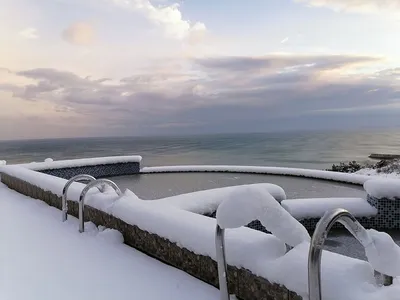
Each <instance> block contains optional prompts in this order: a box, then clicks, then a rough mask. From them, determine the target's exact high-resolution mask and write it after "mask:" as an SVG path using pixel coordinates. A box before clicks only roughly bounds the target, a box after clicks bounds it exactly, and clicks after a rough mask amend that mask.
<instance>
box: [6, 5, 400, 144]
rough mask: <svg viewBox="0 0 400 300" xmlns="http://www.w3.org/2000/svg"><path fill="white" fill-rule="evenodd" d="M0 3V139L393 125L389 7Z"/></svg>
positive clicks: (399, 13) (399, 59) (393, 10)
mask: <svg viewBox="0 0 400 300" xmlns="http://www.w3.org/2000/svg"><path fill="white" fill-rule="evenodd" d="M0 2H1V9H0V101H1V106H0V139H13V138H46V137H75V136H112V135H154V134H157V135H163V134H190V133H193V134H197V133H214V132H215V133H218V132H260V131H276V130H291V129H296V130H298V129H351V128H364V127H391V126H392V127H393V126H400V52H399V49H400V38H399V37H400V0H363V1H359V0H251V1H239V0H186V1H180V2H176V0H175V1H169V0H41V1H31V0H0Z"/></svg>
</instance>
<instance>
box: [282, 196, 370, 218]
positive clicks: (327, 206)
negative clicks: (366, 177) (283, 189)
mask: <svg viewBox="0 0 400 300" xmlns="http://www.w3.org/2000/svg"><path fill="white" fill-rule="evenodd" d="M281 205H282V207H283V208H285V209H286V210H287V211H288V212H289V213H290V214H291V215H292V216H293V217H294V218H296V219H297V220H302V219H308V218H321V217H322V216H323V215H324V214H325V212H326V211H329V210H332V209H335V208H343V209H346V210H348V211H349V212H350V213H351V214H353V215H354V216H355V217H372V216H375V215H376V214H377V213H378V210H377V209H376V208H375V207H373V206H372V205H370V204H369V203H368V202H367V201H366V200H365V199H362V198H304V199H288V200H284V201H282V202H281Z"/></svg>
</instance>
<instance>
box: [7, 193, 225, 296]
mask: <svg viewBox="0 0 400 300" xmlns="http://www.w3.org/2000/svg"><path fill="white" fill-rule="evenodd" d="M0 217H1V219H2V221H3V222H4V223H2V224H4V225H6V226H1V227H0V236H1V239H2V247H1V249H0V261H1V270H2V271H1V272H0V299H3V300H39V299H40V300H53V299H57V300H72V299H74V300H87V299H97V300H110V299H119V300H124V299H126V300H128V299H129V300H131V299H146V300H160V299H170V300H180V299H182V300H187V299H193V300H204V299H210V300H212V299H215V300H217V299H219V291H218V290H217V289H216V288H214V287H212V286H210V285H207V284H205V283H204V282H202V281H200V280H197V279H195V278H194V277H192V276H190V275H188V274H186V273H184V272H182V271H180V270H178V269H176V268H173V267H170V266H167V265H165V264H163V263H161V262H159V261H157V260H155V259H152V258H150V257H149V256H147V255H145V254H143V253H141V252H139V251H137V250H135V249H133V248H130V247H128V246H126V245H124V244H122V239H121V237H122V236H121V234H120V233H119V232H117V231H115V230H111V229H103V228H100V230H99V228H96V226H95V225H94V224H93V226H92V230H91V231H90V232H86V233H84V234H79V233H78V231H77V226H78V224H77V223H78V222H77V220H76V219H75V218H72V217H71V218H69V219H68V221H67V222H65V223H62V222H60V221H59V211H58V210H56V209H54V208H51V207H49V206H47V205H45V204H44V203H43V202H41V201H36V200H32V199H29V198H27V197H24V196H22V195H18V194H16V193H13V192H11V191H10V190H8V189H6V188H5V187H4V186H3V185H2V186H0ZM87 228H89V227H88V226H87ZM11 229H12V230H11ZM27 249H28V251H27Z"/></svg>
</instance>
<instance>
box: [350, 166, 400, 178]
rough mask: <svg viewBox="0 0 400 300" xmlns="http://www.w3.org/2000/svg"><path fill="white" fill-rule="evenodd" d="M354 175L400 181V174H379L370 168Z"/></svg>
mask: <svg viewBox="0 0 400 300" xmlns="http://www.w3.org/2000/svg"><path fill="white" fill-rule="evenodd" d="M354 174H357V175H367V176H379V177H382V178H393V179H400V174H399V173H398V172H392V173H384V172H378V170H376V169H370V168H364V169H361V170H359V171H357V172H355V173H354Z"/></svg>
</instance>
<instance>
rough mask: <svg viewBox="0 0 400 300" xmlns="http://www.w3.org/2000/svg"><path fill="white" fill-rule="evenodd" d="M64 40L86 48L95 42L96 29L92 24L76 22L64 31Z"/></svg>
mask: <svg viewBox="0 0 400 300" xmlns="http://www.w3.org/2000/svg"><path fill="white" fill-rule="evenodd" d="M61 36H62V38H63V39H64V40H65V41H67V42H68V43H71V44H73V45H79V46H86V45H90V44H91V43H92V42H93V41H94V36H95V33H94V29H93V27H92V25H91V24H89V23H85V22H76V23H73V24H71V25H70V26H69V27H68V28H66V29H64V30H63V32H62V34H61Z"/></svg>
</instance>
